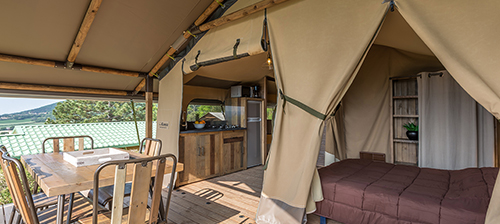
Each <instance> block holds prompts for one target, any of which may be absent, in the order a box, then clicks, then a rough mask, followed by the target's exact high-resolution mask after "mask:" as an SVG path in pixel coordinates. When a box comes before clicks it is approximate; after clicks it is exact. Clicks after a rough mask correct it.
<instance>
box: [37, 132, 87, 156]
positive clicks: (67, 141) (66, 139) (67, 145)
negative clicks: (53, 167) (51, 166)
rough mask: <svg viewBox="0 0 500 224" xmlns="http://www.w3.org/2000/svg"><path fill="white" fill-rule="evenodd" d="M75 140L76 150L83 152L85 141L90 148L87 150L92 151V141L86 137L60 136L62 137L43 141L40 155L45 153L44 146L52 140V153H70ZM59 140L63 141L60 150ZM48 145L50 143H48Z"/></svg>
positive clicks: (73, 148)
mask: <svg viewBox="0 0 500 224" xmlns="http://www.w3.org/2000/svg"><path fill="white" fill-rule="evenodd" d="M75 139H78V148H77V149H78V150H84V149H85V139H89V140H90V148H88V149H93V148H94V139H93V138H92V137H90V136H88V135H78V136H62V137H49V138H46V139H44V140H43V142H42V153H45V151H46V150H45V145H46V143H48V142H49V141H50V140H52V148H53V152H60V151H64V152H72V151H75V149H76V148H75ZM61 140H63V147H62V150H61V147H60V143H61ZM49 144H50V143H49Z"/></svg>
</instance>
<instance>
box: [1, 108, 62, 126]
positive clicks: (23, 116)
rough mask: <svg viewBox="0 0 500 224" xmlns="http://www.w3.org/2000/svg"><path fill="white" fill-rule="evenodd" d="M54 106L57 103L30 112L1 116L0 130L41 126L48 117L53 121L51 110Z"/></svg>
mask: <svg viewBox="0 0 500 224" xmlns="http://www.w3.org/2000/svg"><path fill="white" fill-rule="evenodd" d="M56 105H57V103H53V104H49V105H46V106H43V107H39V108H35V109H31V110H25V111H21V112H17V113H10V114H2V115H0V130H5V129H12V128H14V126H16V125H30V124H32V125H36V124H43V123H44V122H45V120H47V118H49V117H50V118H52V119H54V116H53V115H52V110H54V108H55V107H56Z"/></svg>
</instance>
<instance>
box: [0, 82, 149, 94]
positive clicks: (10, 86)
mask: <svg viewBox="0 0 500 224" xmlns="http://www.w3.org/2000/svg"><path fill="white" fill-rule="evenodd" d="M0 89H5V90H22V91H40V92H57V93H77V94H91V95H109V96H124V97H125V96H131V95H132V92H131V91H125V90H111V89H94V88H83V87H70V86H53V85H38V84H26V83H10V82H0ZM144 95H145V94H144V93H142V96H144ZM157 96H158V93H153V97H157Z"/></svg>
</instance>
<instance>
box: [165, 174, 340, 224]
mask: <svg viewBox="0 0 500 224" xmlns="http://www.w3.org/2000/svg"><path fill="white" fill-rule="evenodd" d="M263 177H264V170H263V168H262V166H259V167H253V168H250V169H247V170H243V171H239V172H235V173H231V174H227V175H225V176H221V177H216V178H212V179H208V180H203V181H199V182H196V183H192V184H188V185H184V186H181V187H179V188H177V189H176V190H174V191H173V192H172V200H171V202H170V203H171V204H170V210H169V214H168V219H169V222H172V223H177V224H181V223H230V224H235V223H243V224H250V223H255V221H254V220H253V219H254V218H255V215H256V212H257V207H258V205H259V200H260V192H261V191H262V179H263ZM307 219H308V222H307V223H312V224H319V223H320V218H319V216H317V215H314V214H310V215H307ZM327 223H328V224H341V223H339V222H335V221H333V220H327Z"/></svg>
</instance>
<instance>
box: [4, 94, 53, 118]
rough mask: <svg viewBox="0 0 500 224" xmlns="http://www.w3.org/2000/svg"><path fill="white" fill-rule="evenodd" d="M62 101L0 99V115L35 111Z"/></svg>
mask: <svg viewBox="0 0 500 224" xmlns="http://www.w3.org/2000/svg"><path fill="white" fill-rule="evenodd" d="M59 101H62V100H53V99H50V100H49V99H32V98H7V97H0V105H1V106H0V115H2V114H10V113H16V112H21V111H24V110H30V109H35V108H38V107H41V106H45V105H48V104H51V103H55V102H59Z"/></svg>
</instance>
